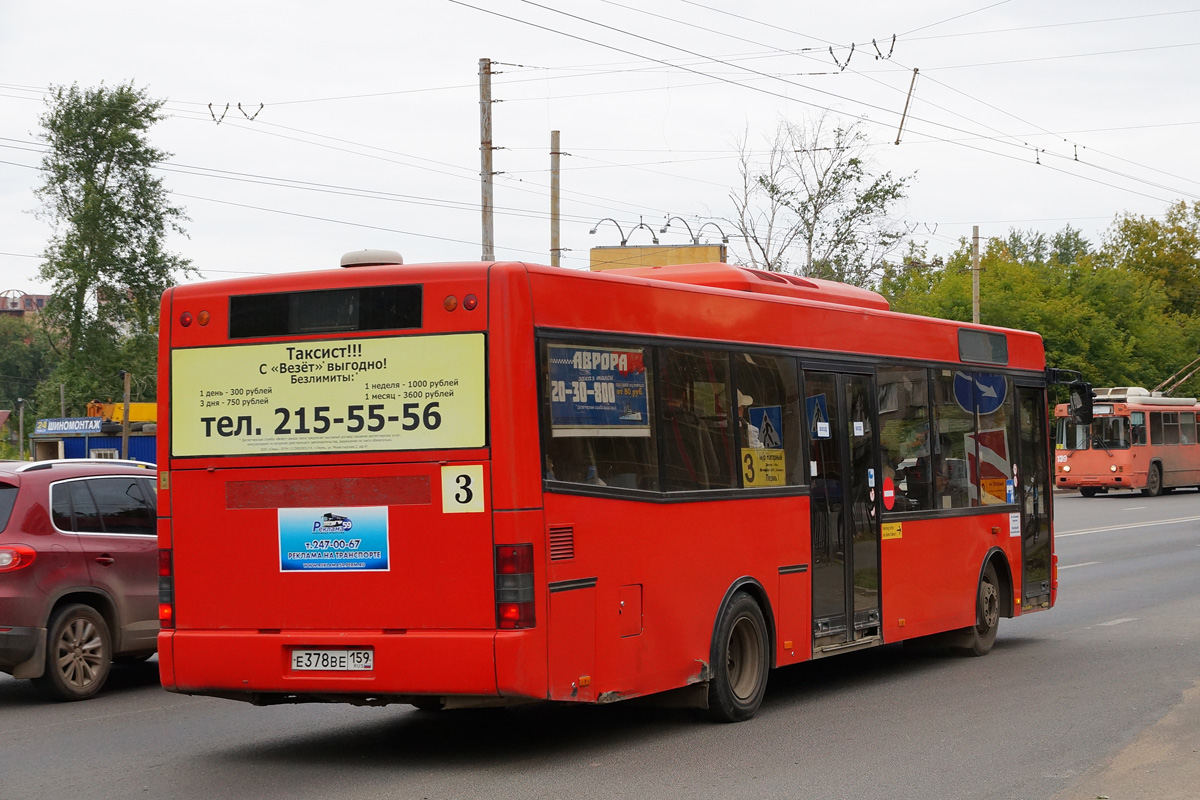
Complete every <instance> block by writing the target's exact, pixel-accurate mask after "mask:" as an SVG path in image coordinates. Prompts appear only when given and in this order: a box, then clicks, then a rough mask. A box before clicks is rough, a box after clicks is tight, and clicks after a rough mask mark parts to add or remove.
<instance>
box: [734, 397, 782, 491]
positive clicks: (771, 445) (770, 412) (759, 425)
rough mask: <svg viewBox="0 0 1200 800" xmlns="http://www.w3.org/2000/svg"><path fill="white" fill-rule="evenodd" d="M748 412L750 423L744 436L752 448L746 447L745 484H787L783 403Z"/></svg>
mask: <svg viewBox="0 0 1200 800" xmlns="http://www.w3.org/2000/svg"><path fill="white" fill-rule="evenodd" d="M747 412H748V416H749V425H748V426H747V427H746V429H745V431H744V433H743V435H744V437H745V439H746V443H747V444H748V445H749V447H743V448H742V483H743V485H744V486H786V485H787V460H786V459H785V458H784V453H783V434H782V432H783V408H782V406H758V407H753V408H749V409H747Z"/></svg>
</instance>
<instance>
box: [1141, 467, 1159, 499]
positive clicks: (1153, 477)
mask: <svg viewBox="0 0 1200 800" xmlns="http://www.w3.org/2000/svg"><path fill="white" fill-rule="evenodd" d="M1142 494H1144V495H1146V496H1147V497H1158V496H1159V495H1160V494H1162V467H1161V466H1159V465H1158V464H1151V465H1150V473H1149V474H1148V475H1146V488H1145V489H1142Z"/></svg>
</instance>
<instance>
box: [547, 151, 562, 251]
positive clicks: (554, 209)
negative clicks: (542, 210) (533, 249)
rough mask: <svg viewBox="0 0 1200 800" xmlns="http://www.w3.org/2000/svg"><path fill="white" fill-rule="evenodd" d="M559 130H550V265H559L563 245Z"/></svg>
mask: <svg viewBox="0 0 1200 800" xmlns="http://www.w3.org/2000/svg"><path fill="white" fill-rule="evenodd" d="M559 155H560V153H559V151H558V131H550V266H552V267H557V266H559V263H558V260H559V256H560V255H561V254H562V247H561V246H560V243H559V238H558V189H559V171H558V157H559Z"/></svg>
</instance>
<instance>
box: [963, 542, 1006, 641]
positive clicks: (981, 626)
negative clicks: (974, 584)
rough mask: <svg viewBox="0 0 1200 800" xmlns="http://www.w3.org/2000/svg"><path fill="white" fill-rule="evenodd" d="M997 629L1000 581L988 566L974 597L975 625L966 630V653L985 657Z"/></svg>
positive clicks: (992, 568)
mask: <svg viewBox="0 0 1200 800" xmlns="http://www.w3.org/2000/svg"><path fill="white" fill-rule="evenodd" d="M999 628H1000V579H999V578H997V577H996V568H995V567H993V566H992V565H991V564H988V565H987V566H986V567H984V569H983V576H982V577H981V578H980V579H979V591H978V592H977V593H976V595H975V625H974V627H971V628H968V629H967V630H968V635H969V637H970V639H969V644H968V646H967V651H968V652H969V653H970V654H971V655H975V656H985V655H987V654H988V653H989V652H990V651H991V649H992V645H994V644H995V643H996V631H997V630H999Z"/></svg>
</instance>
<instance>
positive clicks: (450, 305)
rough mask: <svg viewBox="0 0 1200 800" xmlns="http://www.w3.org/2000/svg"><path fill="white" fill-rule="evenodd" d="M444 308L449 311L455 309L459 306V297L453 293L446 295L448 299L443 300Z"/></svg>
mask: <svg viewBox="0 0 1200 800" xmlns="http://www.w3.org/2000/svg"><path fill="white" fill-rule="evenodd" d="M442 308H444V309H446V310H447V311H453V310H454V309H456V308H458V298H457V297H455V296H454V295H452V294H448V295H446V299H445V300H443V301H442Z"/></svg>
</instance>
